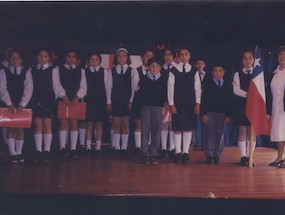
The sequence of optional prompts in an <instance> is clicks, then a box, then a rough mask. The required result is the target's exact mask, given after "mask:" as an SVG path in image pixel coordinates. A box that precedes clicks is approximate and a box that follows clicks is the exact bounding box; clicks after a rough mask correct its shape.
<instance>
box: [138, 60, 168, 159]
mask: <svg viewBox="0 0 285 215" xmlns="http://www.w3.org/2000/svg"><path fill="white" fill-rule="evenodd" d="M148 68H149V72H148V73H147V75H146V76H144V77H142V79H141V80H140V95H141V107H142V108H141V113H140V116H141V127H142V156H143V158H144V160H143V161H144V163H145V164H157V160H156V156H157V150H158V148H159V145H160V138H161V128H162V108H163V106H164V104H165V102H166V101H167V83H168V77H169V75H168V74H166V73H161V72H160V71H161V65H160V64H159V61H158V60H157V59H156V58H155V57H152V58H150V59H149V60H148ZM150 135H151V143H150V145H149V144H148V142H149V136H150Z"/></svg>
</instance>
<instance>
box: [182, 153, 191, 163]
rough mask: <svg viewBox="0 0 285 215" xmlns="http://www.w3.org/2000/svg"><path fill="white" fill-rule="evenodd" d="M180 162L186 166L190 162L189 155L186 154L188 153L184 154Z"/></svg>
mask: <svg viewBox="0 0 285 215" xmlns="http://www.w3.org/2000/svg"><path fill="white" fill-rule="evenodd" d="M181 161H182V163H183V164H188V163H189V162H190V160H189V154H188V153H184V154H183V155H182V159H181Z"/></svg>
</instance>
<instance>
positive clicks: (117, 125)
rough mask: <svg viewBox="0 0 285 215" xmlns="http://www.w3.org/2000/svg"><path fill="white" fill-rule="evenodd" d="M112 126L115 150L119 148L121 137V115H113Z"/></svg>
mask: <svg viewBox="0 0 285 215" xmlns="http://www.w3.org/2000/svg"><path fill="white" fill-rule="evenodd" d="M112 122H113V128H114V147H115V150H120V149H121V147H120V138H121V125H122V122H121V117H118V116H113V118H112Z"/></svg>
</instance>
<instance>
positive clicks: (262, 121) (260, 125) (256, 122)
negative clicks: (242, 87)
mask: <svg viewBox="0 0 285 215" xmlns="http://www.w3.org/2000/svg"><path fill="white" fill-rule="evenodd" d="M246 116H247V118H248V120H249V121H250V123H251V125H252V126H253V128H254V131H255V134H256V135H261V134H264V135H269V133H268V130H269V129H268V124H267V118H266V105H265V103H264V100H263V99H262V97H261V95H260V94H259V92H258V89H257V87H256V85H255V83H254V82H253V81H252V80H251V81H250V84H249V90H248V94H247V103H246Z"/></svg>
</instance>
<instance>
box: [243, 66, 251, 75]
mask: <svg viewBox="0 0 285 215" xmlns="http://www.w3.org/2000/svg"><path fill="white" fill-rule="evenodd" d="M248 70H250V72H249V74H252V72H253V67H250V69H246V68H244V67H243V68H242V71H243V73H245V74H247V72H246V71H248Z"/></svg>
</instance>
